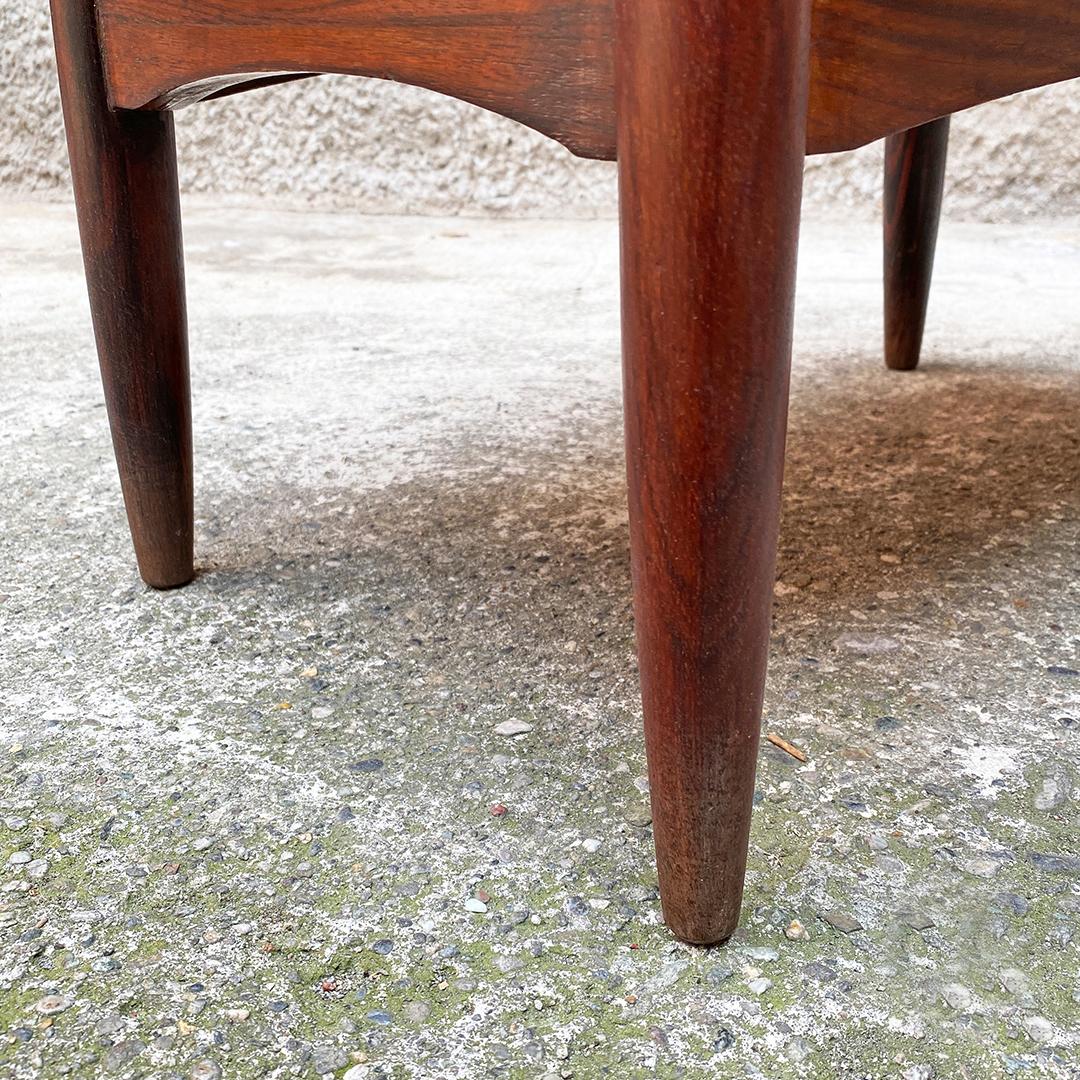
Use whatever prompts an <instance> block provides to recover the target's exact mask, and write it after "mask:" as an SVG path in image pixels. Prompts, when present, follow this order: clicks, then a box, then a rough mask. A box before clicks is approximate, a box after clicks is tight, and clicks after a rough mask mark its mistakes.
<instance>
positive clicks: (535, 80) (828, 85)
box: [98, 0, 1080, 158]
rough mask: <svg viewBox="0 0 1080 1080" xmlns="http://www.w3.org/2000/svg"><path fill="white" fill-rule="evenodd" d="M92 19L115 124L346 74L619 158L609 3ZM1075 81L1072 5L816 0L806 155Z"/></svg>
mask: <svg viewBox="0 0 1080 1080" xmlns="http://www.w3.org/2000/svg"><path fill="white" fill-rule="evenodd" d="M800 2H801V0H800ZM98 12H99V19H100V25H101V35H102V42H103V47H104V51H105V57H106V62H107V71H108V81H109V89H110V92H111V100H112V102H113V104H114V105H117V106H119V107H122V108H128V109H138V108H144V107H152V108H173V107H177V106H180V105H184V104H189V103H191V102H193V101H198V100H202V99H204V98H206V97H211V96H220V95H221V94H224V93H228V92H235V90H237V89H244V88H248V87H251V86H261V85H265V84H266V83H267V82H268V81H278V80H280V79H282V78H285V77H288V75H289V74H290V73H301V74H310V73H318V72H341V73H346V74H354V75H370V76H375V77H378V78H386V79H395V80H398V81H401V82H407V83H414V84H416V85H418V86H425V87H428V88H430V89H432V90H437V91H440V92H441V93H444V94H450V95H452V96H454V97H458V98H462V99H463V100H465V101H471V102H473V103H474V104H477V105H481V106H483V107H485V108H487V109H491V110H493V111H494V112H499V113H503V114H504V115H506V116H510V117H512V118H513V119H515V120H519V121H520V122H521V123H523V124H527V125H528V126H530V127H533V128H535V129H537V130H538V131H542V132H544V133H545V134H547V135H550V136H551V137H552V138H555V139H558V140H559V141H560V142H562V143H564V144H565V145H566V146H568V147H570V149H571V150H573V151H574V152H575V153H577V154H579V155H581V156H584V157H597V158H613V157H614V155H615V96H614V12H613V7H612V0H98ZM718 32H719V31H718ZM1075 76H1080V4H1078V3H1076V2H1075V0H816V3H814V6H813V32H812V51H811V77H810V105H809V120H808V123H807V152H808V153H822V152H827V151H834V150H844V149H849V148H852V147H855V146H859V145H862V144H863V143H867V142H872V141H873V140H874V139H878V138H882V137H883V136H885V135H889V134H892V133H893V132H897V131H903V130H906V129H908V128H912V127H915V126H916V125H919V124H922V123H925V122H927V121H929V120H933V119H935V118H937V117H939V116H944V115H946V114H948V113H951V112H955V111H958V110H960V109H965V108H968V107H969V106H971V105H976V104H978V103H980V102H983V101H990V100H992V99H994V98H998V97H1002V96H1004V95H1005V94H1010V93H1014V92H1015V91H1018V90H1025V89H1028V88H1031V87H1035V86H1042V85H1045V84H1047V83H1052V82H1058V81H1060V80H1062V79H1068V78H1073V77H1075Z"/></svg>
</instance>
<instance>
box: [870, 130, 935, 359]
mask: <svg viewBox="0 0 1080 1080" xmlns="http://www.w3.org/2000/svg"><path fill="white" fill-rule="evenodd" d="M948 149H949V118H948V117H947V116H946V117H945V118H944V119H941V120H933V121H931V122H930V123H929V124H923V125H921V126H920V127H916V128H912V129H911V130H910V131H903V132H901V133H900V134H898V135H890V136H889V137H888V138H887V139H886V140H885V363H886V365H887V366H888V367H890V368H892V369H893V370H894V371H913V370H914V369H915V368H916V367H918V364H919V353H920V351H921V350H922V339H923V328H924V326H925V325H926V305H927V301H928V300H929V298H930V279H931V277H932V276H933V273H934V250H935V248H936V247H937V235H938V221H939V219H940V217H941V193H942V189H943V188H944V186H945V159H946V157H947V156H948Z"/></svg>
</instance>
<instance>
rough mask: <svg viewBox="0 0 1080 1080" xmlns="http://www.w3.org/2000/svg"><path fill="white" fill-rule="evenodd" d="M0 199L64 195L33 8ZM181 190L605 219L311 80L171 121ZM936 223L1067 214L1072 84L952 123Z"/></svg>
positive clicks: (453, 142) (0, 53)
mask: <svg viewBox="0 0 1080 1080" xmlns="http://www.w3.org/2000/svg"><path fill="white" fill-rule="evenodd" d="M0 57H2V61H3V62H2V65H0V66H2V70H3V82H2V84H0V191H3V192H6V193H9V194H20V195H21V194H28V193H44V194H46V195H50V196H52V195H55V196H57V197H66V191H67V165H66V160H65V153H64V148H63V130H62V125H61V121H60V108H59V100H58V95H57V91H56V76H55V69H54V65H53V58H52V43H51V37H50V32H49V22H48V14H47V5H46V3H45V2H44V0H5V3H4V4H3V5H2V6H0ZM178 130H179V139H180V157H181V170H182V181H183V184H184V189H185V190H186V191H196V192H206V193H212V194H216V195H228V196H234V197H237V198H238V199H239V200H241V201H247V200H251V199H252V198H254V197H261V198H265V197H269V198H271V199H273V200H275V201H278V202H305V203H312V204H316V205H321V206H348V207H351V208H353V209H357V210H361V211H371V212H386V213H402V212H405V213H492V212H505V213H513V214H528V215H537V216H540V215H545V216H549V215H562V214H572V215H589V216H591V215H608V214H611V213H613V212H614V209H615V181H614V167H613V166H612V165H610V164H607V163H602V162H585V161H578V160H576V159H574V158H573V157H571V156H570V155H569V154H568V153H567V152H566V151H565V150H563V149H562V148H561V147H559V146H556V145H554V144H553V143H550V142H548V141H547V140H546V139H544V138H542V137H541V136H539V135H536V134H534V133H533V132H531V131H527V130H526V129H524V128H522V127H520V126H519V125H517V124H514V123H512V122H511V121H508V120H505V119H503V118H501V117H497V116H493V115H491V114H489V113H485V112H483V111H481V110H479V109H476V108H473V107H471V106H467V105H463V104H461V103H459V102H456V101H452V100H449V99H447V98H443V97H439V96H437V95H434V94H431V93H428V92H426V91H422V90H418V89H415V88H411V87H398V86H390V85H387V84H384V83H379V82H375V81H368V80H357V79H347V78H340V77H326V78H322V79H318V80H314V81H310V82H306V83H297V84H293V85H289V86H283V87H276V88H272V89H268V90H263V91H259V92H257V93H252V94H248V95H243V96H241V97H239V98H234V99H232V100H228V101H221V102H214V103H209V104H206V105H201V106H197V107H195V108H193V109H188V110H186V111H184V112H183V113H181V114H180V115H179V117H178ZM953 131H954V135H953V143H952V152H951V153H952V156H951V165H950V169H949V191H948V201H947V204H946V205H947V213H948V215H949V216H950V217H952V218H961V219H983V220H1014V219H1017V218H1021V217H1023V216H1025V215H1036V216H1037V215H1048V214H1070V215H1077V214H1080V137H1078V136H1080V82H1074V83H1067V84H1063V85H1059V86H1056V87H1049V88H1047V89H1044V90H1041V91H1035V92H1033V93H1030V94H1026V95H1022V96H1020V97H1018V98H1014V99H1012V100H1010V101H1007V102H994V103H992V104H990V105H986V106H983V107H981V108H979V109H975V110H972V111H971V112H969V113H966V114H962V115H961V116H959V117H957V118H956V120H955V121H954V125H953ZM880 170H881V147H880V146H877V145H875V146H869V147H864V148H863V149H862V150H859V151H856V152H854V153H851V154H839V155H832V156H830V157H826V158H816V159H813V160H811V161H810V162H809V163H808V166H807V190H806V198H807V207H808V209H809V210H810V212H815V211H816V212H819V213H837V214H852V213H855V214H858V215H870V214H873V213H876V212H877V208H878V205H879V202H880V191H881V179H880Z"/></svg>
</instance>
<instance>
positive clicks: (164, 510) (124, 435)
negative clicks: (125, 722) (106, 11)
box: [52, 0, 194, 589]
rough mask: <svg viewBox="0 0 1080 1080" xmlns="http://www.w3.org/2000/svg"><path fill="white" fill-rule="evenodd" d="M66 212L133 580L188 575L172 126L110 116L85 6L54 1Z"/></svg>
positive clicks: (186, 421) (187, 416) (185, 406)
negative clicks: (93, 340)
mask: <svg viewBox="0 0 1080 1080" xmlns="http://www.w3.org/2000/svg"><path fill="white" fill-rule="evenodd" d="M52 13H53V27H54V34H55V40H56V53H57V64H58V67H59V71H60V90H61V95H62V97H63V103H64V121H65V124H66V126H67V138H68V151H69V155H70V158H71V172H72V179H73V181H74V187H75V204H76V208H77V211H78V217H79V231H80V233H81V236H82V247H83V258H84V261H85V264H86V277H87V283H88V286H89V292H90V306H91V309H92V312H93V318H94V331H95V334H96V337H97V347H98V357H99V360H100V363H101V377H102V381H103V382H104V385H105V400H106V404H107V406H108V410H109V422H110V425H111V427H112V437H113V446H114V448H115V450H116V461H117V466H118V468H119V472H120V483H121V486H122V488H123V491H124V503H125V505H126V507H127V514H128V523H129V525H130V526H131V536H132V539H133V541H134V544H135V554H136V557H137V559H138V562H139V571H140V573H141V574H142V576H143V578H144V579H145V580H146V582H147V583H148V584H150V585H153V586H155V587H156V588H159V589H164V588H170V587H172V586H175V585H183V584H184V583H185V582H187V581H190V580H191V578H192V575H193V572H194V571H193V564H192V558H193V555H192V536H193V531H194V529H193V506H192V479H191V405H190V395H189V389H188V355H187V321H186V314H185V306H184V266H183V250H182V241H181V236H180V204H179V193H178V186H177V178H176V149H175V145H174V140H173V122H172V117H171V115H169V114H167V113H160V112H127V111H124V110H115V109H112V108H110V106H109V102H108V95H107V92H106V87H105V79H104V75H103V69H102V63H101V56H100V52H99V48H98V38H97V29H96V23H95V16H94V3H93V0H53V3H52Z"/></svg>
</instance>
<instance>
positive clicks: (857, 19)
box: [810, 0, 1080, 153]
mask: <svg viewBox="0 0 1080 1080" xmlns="http://www.w3.org/2000/svg"><path fill="white" fill-rule="evenodd" d="M1078 75H1080V4H1078V3H1077V2H1076V0H818V2H817V4H816V5H815V12H814V46H813V50H812V53H811V69H810V130H811V137H810V144H811V147H812V152H813V153H826V152H830V151H834V150H849V149H852V148H854V147H856V146H862V145H864V144H865V143H868V142H873V141H874V140H875V139H879V138H881V137H883V136H885V135H890V134H893V133H894V132H898V131H906V130H908V129H909V128H913V127H916V126H918V125H920V124H925V123H926V122H927V121H929V120H934V119H936V118H938V117H941V116H946V115H947V114H949V113H954V112H959V111H960V110H961V109H967V108H970V107H971V106H973V105H978V104H980V103H981V102H984V101H993V100H994V99H995V98H1000V97H1004V96H1005V95H1007V94H1012V93H1016V92H1017V91H1019V90H1029V89H1031V88H1033V87H1036V86H1044V85H1046V84H1048V83H1053V82H1060V81H1061V80H1063V79H1070V78H1074V77H1076V76H1078Z"/></svg>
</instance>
